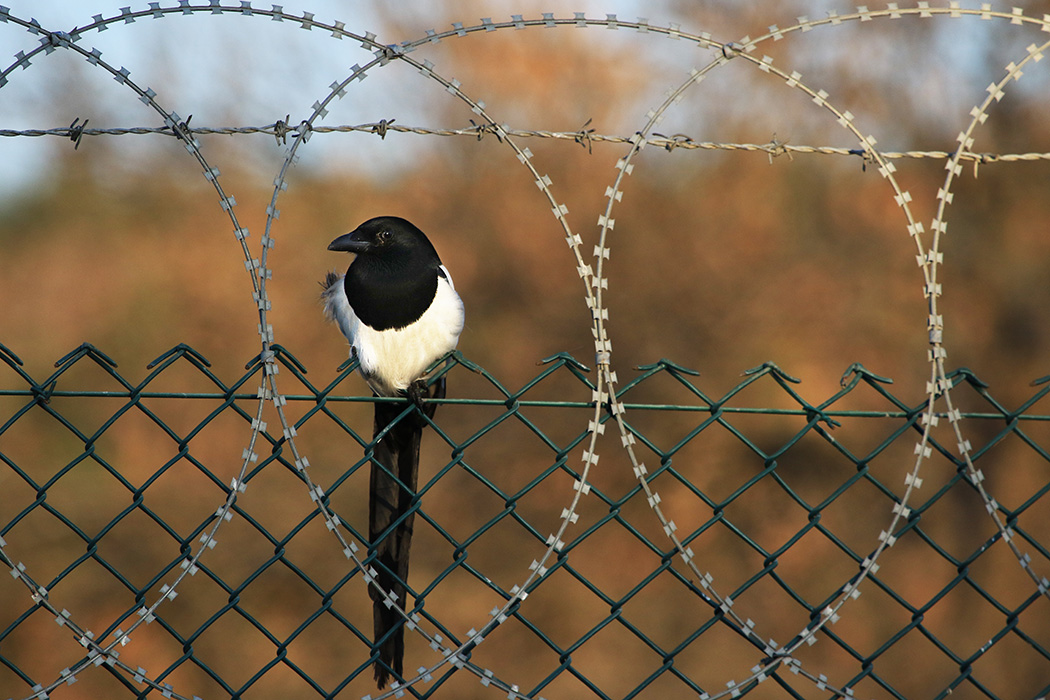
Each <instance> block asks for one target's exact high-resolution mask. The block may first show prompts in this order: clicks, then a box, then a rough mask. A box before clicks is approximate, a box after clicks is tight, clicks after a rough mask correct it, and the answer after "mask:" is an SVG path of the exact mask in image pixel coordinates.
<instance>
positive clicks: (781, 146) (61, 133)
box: [0, 118, 1050, 165]
mask: <svg viewBox="0 0 1050 700" xmlns="http://www.w3.org/2000/svg"><path fill="white" fill-rule="evenodd" d="M77 121H79V118H78V119H77ZM85 123H87V122H86V121H85ZM486 127H488V125H484V126H482V125H475V126H471V127H469V128H460V129H454V128H447V129H437V128H432V127H423V126H405V125H403V124H394V120H393V119H389V120H381V121H378V122H369V123H367V124H353V125H350V124H343V125H338V126H324V125H317V126H311V127H310V131H311V132H313V133H318V134H346V133H354V132H361V133H368V134H377V135H378V136H380V138H385V137H386V134H387V133H390V132H396V133H402V134H417V135H420V136H470V137H474V138H478V139H481V138H483V137H484V136H485V134H487V133H490V129H489V128H486ZM189 132H190V133H192V134H194V135H198V136H210V135H223V136H237V135H243V134H268V135H270V136H273V137H274V138H276V139H277V141H278V143H283V142H284V141H285V140H286V139H287V138H288V136H293V137H294V136H297V135H298V134H299V132H298V131H297V127H296V126H294V125H291V126H290V125H289V123H288V122H287V121H284V120H278V121H276V122H274V123H273V124H265V125H262V126H194V127H193V128H192V129H189ZM503 132H504V133H506V134H507V135H508V136H511V137H515V138H540V139H554V140H560V141H573V142H575V143H578V144H580V145H581V146H583V147H584V148H587V147H588V145H589V144H591V143H610V144H629V143H631V139H632V138H634V136H633V135H632V136H623V135H616V134H600V133H596V132H595V131H594V130H593V129H581V130H579V131H545V130H529V129H512V128H510V127H509V126H507V125H504V127H503ZM144 134H157V135H163V136H172V137H176V135H175V133H174V132H173V131H172V129H171V128H170V127H167V126H164V127H147V126H133V127H110V128H106V129H98V128H92V129H88V128H84V127H83V126H79V127H76V126H71V127H65V128H55V129H0V137H38V136H58V137H61V138H65V139H69V140H71V141H73V142H74V144H76V145H78V146H79V144H80V140H81V139H82V138H83V137H84V136H128V135H136V136H140V135H144ZM176 138H177V137H176ZM647 142H648V143H649V145H651V146H654V147H656V148H663V149H664V150H667V151H674V150H677V149H684V150H704V151H761V152H763V153H766V154H768V155H769V156H770V158H777V157H779V156H783V155H786V156H789V157H790V156H792V155H794V154H803V155H829V156H857V157H860V158H862V159H865V160H870V156H868V154H867V153H866V152H865V151H864V150H863V149H860V148H841V147H836V146H807V145H803V144H792V143H788V142H786V141H780V140H778V139H777V138H776V136H775V135H774V137H773V138H772V139H771V140H770V141H769V142H767V143H728V142H716V141H698V140H696V139H694V138H693V137H691V136H688V135H686V134H673V135H671V136H665V135H663V134H654V135H653V136H652V137H651V138H649V139H647ZM878 153H879V155H880V156H881V157H882V158H883V159H885V160H901V159H906V158H909V159H916V160H918V159H932V160H949V159H952V158H955V157H956V155H958V159H959V160H960V161H962V162H971V163H974V164H975V165H984V164H986V163H1016V162H1020V161H1039V160H1050V152H1028V153H996V152H971V151H965V150H963V151H920V150H909V151H878Z"/></svg>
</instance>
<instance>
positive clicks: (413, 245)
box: [328, 216, 437, 258]
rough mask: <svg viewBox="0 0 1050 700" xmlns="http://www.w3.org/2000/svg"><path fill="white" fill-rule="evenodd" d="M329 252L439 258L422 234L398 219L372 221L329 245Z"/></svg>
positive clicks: (389, 217)
mask: <svg viewBox="0 0 1050 700" xmlns="http://www.w3.org/2000/svg"><path fill="white" fill-rule="evenodd" d="M328 250H334V251H340V252H346V253H355V254H357V255H365V256H371V255H375V256H380V257H386V256H396V255H405V254H409V255H420V254H422V255H423V256H426V257H429V256H430V255H433V256H434V257H435V258H436V257H437V253H436V252H435V251H434V246H433V245H431V243H430V241H429V240H427V237H426V236H425V235H424V234H423V232H422V231H420V230H419V229H418V228H416V227H415V226H414V225H412V223H411V222H409V221H406V220H405V219H401V218H398V217H396V216H379V217H376V218H374V219H369V220H368V221H366V222H364V223H363V224H361V225H360V226H358V227H357V228H355V229H354V230H353V231H351V232H350V233H344V234H343V235H342V236H339V237H338V238H336V239H335V240H334V241H332V242H331V243H329V244H328Z"/></svg>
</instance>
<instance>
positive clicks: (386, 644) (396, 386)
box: [321, 216, 464, 689]
mask: <svg viewBox="0 0 1050 700" xmlns="http://www.w3.org/2000/svg"><path fill="white" fill-rule="evenodd" d="M328 250H335V251H345V252H348V253H354V254H355V255H356V257H355V258H354V260H353V262H351V263H350V267H349V269H347V271H346V274H345V275H339V274H337V273H335V272H329V273H328V275H327V277H326V278H325V281H324V282H322V284H321V286H322V287H323V288H324V291H323V292H322V293H321V297H322V299H323V301H324V312H325V316H326V317H327V318H328V319H329V320H331V321H335V323H336V324H338V326H339V330H341V331H342V333H343V335H344V336H346V339H347V340H349V341H350V345H351V348H352V349H351V352H352V353H353V354H354V355H356V356H357V359H358V361H359V363H360V371H361V374H362V375H363V376H364V378H365V380H366V381H367V382H368V385H369V386H370V387H371V388H372V391H373V392H374V393H375V394H376V396H384V397H404V396H407V397H408V398H409V399H411V400H412V402H413V403H414V404H415V405H416V407H417V408H418V410H417V411H412V412H411V413H410V414H408V415H406V416H405V417H404V418H402V419H401V420H400V421H398V422H397V423H395V424H394V425H392V426H391V425H390V424H391V422H392V421H393V420H395V419H396V418H397V417H398V416H399V415H401V414H402V413H403V412H404V408H405V407H404V404H402V403H400V402H377V403H376V404H375V423H374V428H373V430H374V432H373V436H375V435H379V434H380V433H381V432H382V431H384V430H387V428H388V427H389V432H387V434H386V435H385V436H384V437H383V438H382V439H381V440H380V441H379V442H378V443H377V444H376V445H375V446H374V448H373V453H372V467H371V476H370V488H369V496H368V539H369V541H370V543H371V545H370V548H371V550H373V551H374V552H375V557H376V558H375V562H376V565H375V567H374V568H375V569H376V571H377V573H378V575H377V580H378V584H379V586H380V587H381V588H382V589H383V590H386V591H389V592H391V593H393V594H394V595H396V596H397V602H398V604H399V605H400V606H401V607H402V608H406V609H407V608H408V607H409V606H408V604H407V602H406V600H405V589H406V584H407V581H408V556H409V548H410V546H411V542H412V523H413V520H414V512H411V513H410V512H408V511H409V509H410V507H411V504H412V501H413V500H414V499H415V497H416V482H417V476H418V474H419V442H420V438H421V436H422V431H423V428H424V427H425V426H426V419H424V417H423V415H426V416H427V417H428V418H433V416H434V410H435V408H436V405H435V404H433V403H429V402H426V401H425V400H426V399H432V398H439V399H440V398H444V396H445V377H444V376H443V375H442V376H440V377H438V378H437V379H432V376H431V375H433V374H434V373H435V371H436V368H435V364H436V363H437V362H438V361H439V360H440V359H441V358H442V357H444V356H445V355H446V354H448V353H449V352H451V351H452V350H454V349H455V347H456V344H457V343H458V342H459V334H460V332H461V331H462V330H463V319H464V314H463V302H462V300H461V299H460V298H459V295H458V294H456V289H455V287H454V286H453V284H452V277H451V275H449V273H448V270H446V269H445V266H444V265H442V264H441V259H440V258H439V257H438V254H437V251H436V250H435V249H434V246H433V245H432V244H431V243H430V240H429V239H427V237H426V235H424V233H423V232H422V231H420V230H419V229H418V228H416V227H415V226H413V225H412V224H411V223H409V222H408V221H406V220H404V219H401V218H398V217H394V216H382V217H378V218H375V219H369V220H368V221H366V222H364V223H363V224H361V225H360V226H358V227H357V228H356V229H354V230H353V231H351V232H350V233H347V234H345V235H342V236H339V237H338V238H336V239H335V240H334V241H332V242H331V243H330V244H329V245H328ZM428 370H429V372H428ZM399 521H400V522H399ZM369 595H370V596H371V598H372V608H373V618H374V620H373V625H374V635H375V637H374V644H375V646H376V647H378V649H379V659H378V660H377V661H376V663H375V679H376V682H377V683H378V685H379V688H380V689H382V688H384V687H385V686H386V684H387V682H388V681H389V679H390V674H391V673H394V674H396V675H397V676H398V677H400V676H401V674H402V662H403V659H404V653H405V628H404V625H403V623H404V619H403V618H402V617H401V614H400V613H399V612H397V611H396V610H393V609H391V608H390V607H388V606H387V605H386V604H385V602H384V594H383V593H382V592H381V591H380V590H378V589H376V588H375V587H374V586H370V587H369Z"/></svg>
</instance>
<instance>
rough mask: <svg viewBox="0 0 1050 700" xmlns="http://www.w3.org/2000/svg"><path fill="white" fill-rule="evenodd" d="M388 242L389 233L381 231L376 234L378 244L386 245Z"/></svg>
mask: <svg viewBox="0 0 1050 700" xmlns="http://www.w3.org/2000/svg"><path fill="white" fill-rule="evenodd" d="M388 240H390V232H389V231H380V232H379V233H377V234H376V243H386V242H387V241H388Z"/></svg>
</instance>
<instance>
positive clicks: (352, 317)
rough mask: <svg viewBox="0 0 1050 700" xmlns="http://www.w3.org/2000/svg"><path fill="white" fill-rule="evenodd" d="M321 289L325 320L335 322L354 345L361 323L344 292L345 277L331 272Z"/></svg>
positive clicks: (326, 276)
mask: <svg viewBox="0 0 1050 700" xmlns="http://www.w3.org/2000/svg"><path fill="white" fill-rule="evenodd" d="M321 287H322V289H323V291H322V292H321V299H322V300H323V301H324V315H325V318H327V319H328V320H329V321H334V322H335V324H336V325H338V326H339V330H340V331H341V332H342V334H343V336H344V337H345V338H346V339H347V341H349V343H350V345H353V344H354V336H355V335H356V334H357V326H358V324H360V321H359V320H358V318H357V315H356V314H355V313H354V310H353V309H352V308H350V302H349V301H347V298H346V294H345V293H344V292H343V275H340V274H338V273H336V272H329V273H328V274H327V275H325V278H324V282H322V283H321Z"/></svg>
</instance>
